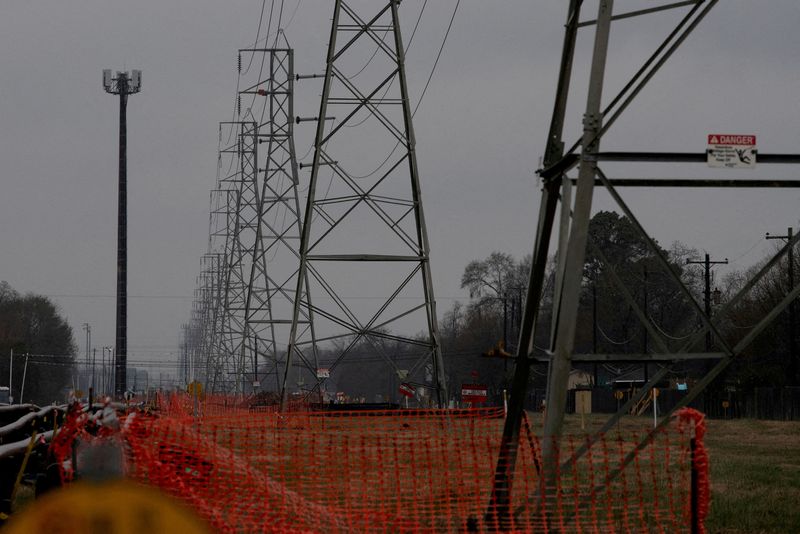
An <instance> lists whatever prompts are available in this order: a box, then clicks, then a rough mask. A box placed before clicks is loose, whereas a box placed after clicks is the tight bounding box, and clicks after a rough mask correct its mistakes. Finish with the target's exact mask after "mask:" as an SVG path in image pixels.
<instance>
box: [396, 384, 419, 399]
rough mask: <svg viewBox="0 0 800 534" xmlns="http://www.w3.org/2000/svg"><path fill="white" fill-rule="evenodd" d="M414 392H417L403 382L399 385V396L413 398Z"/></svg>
mask: <svg viewBox="0 0 800 534" xmlns="http://www.w3.org/2000/svg"><path fill="white" fill-rule="evenodd" d="M416 391H417V390H416V389H414V386H412V385H411V384H409V383H408V382H403V383H402V384H400V394H401V395H404V396H406V397H413V396H414V393H415V392H416Z"/></svg>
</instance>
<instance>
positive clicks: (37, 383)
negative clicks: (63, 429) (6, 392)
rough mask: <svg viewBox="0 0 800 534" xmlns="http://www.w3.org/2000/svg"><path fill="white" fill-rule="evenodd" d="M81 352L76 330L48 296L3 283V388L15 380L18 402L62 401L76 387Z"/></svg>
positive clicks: (0, 373)
mask: <svg viewBox="0 0 800 534" xmlns="http://www.w3.org/2000/svg"><path fill="white" fill-rule="evenodd" d="M76 351H77V347H76V345H75V340H74V338H73V333H72V327H71V326H70V325H69V323H68V322H67V320H66V319H65V318H64V317H62V316H61V314H60V312H59V309H58V307H57V306H56V305H55V304H54V303H53V302H52V301H51V300H50V299H49V298H47V297H45V296H42V295H35V294H33V293H28V294H25V295H21V294H20V293H18V292H17V291H15V290H14V289H13V288H12V287H11V286H10V285H9V284H8V283H7V282H5V281H3V282H0V386H8V385H9V378H11V384H10V387H11V396H12V397H13V398H14V400H15V401H17V402H18V401H19V399H20V398H21V397H22V400H23V401H24V402H33V403H37V404H50V403H52V402H63V401H64V400H65V399H66V394H67V392H68V391H69V389H71V387H72V379H73V371H74V363H75V353H76ZM12 353H13V369H10V367H11V355H12ZM9 371H10V372H9ZM23 377H24V384H25V385H24V390H23ZM23 394H24V396H22V395H23Z"/></svg>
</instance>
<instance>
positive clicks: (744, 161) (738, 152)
mask: <svg viewBox="0 0 800 534" xmlns="http://www.w3.org/2000/svg"><path fill="white" fill-rule="evenodd" d="M756 153H757V151H756V136H755V135H741V134H709V135H708V148H707V149H706V154H707V156H708V158H707V161H708V166H709V167H727V168H729V169H736V168H752V167H755V165H756Z"/></svg>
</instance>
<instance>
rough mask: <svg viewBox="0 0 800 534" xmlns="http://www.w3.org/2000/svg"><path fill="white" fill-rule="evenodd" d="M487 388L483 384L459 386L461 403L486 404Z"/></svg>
mask: <svg viewBox="0 0 800 534" xmlns="http://www.w3.org/2000/svg"><path fill="white" fill-rule="evenodd" d="M488 390H489V388H487V387H486V386H485V385H484V384H461V400H462V401H463V402H486V399H487V398H488V395H487V391H488Z"/></svg>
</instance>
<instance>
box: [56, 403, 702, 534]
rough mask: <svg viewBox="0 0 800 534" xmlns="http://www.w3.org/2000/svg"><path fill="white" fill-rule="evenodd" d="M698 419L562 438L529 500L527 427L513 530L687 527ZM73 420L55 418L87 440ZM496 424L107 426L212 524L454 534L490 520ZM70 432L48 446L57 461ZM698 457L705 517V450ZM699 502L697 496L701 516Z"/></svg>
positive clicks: (144, 477) (152, 477) (368, 418)
mask: <svg viewBox="0 0 800 534" xmlns="http://www.w3.org/2000/svg"><path fill="white" fill-rule="evenodd" d="M173 414H175V411H173ZM701 422H702V419H699V420H698V419H696V418H695V419H693V418H692V416H689V415H686V414H684V415H682V416H681V417H680V418H678V419H677V420H675V421H673V422H672V423H670V424H669V425H668V426H667V427H665V428H664V429H662V430H660V431H659V432H657V433H656V434H655V435H654V439H653V440H652V442H650V443H649V444H648V445H647V446H645V447H643V448H640V449H639V450H636V446H637V444H638V443H639V436H636V435H628V436H613V437H612V436H604V437H601V438H600V439H598V440H597V441H596V442H595V443H594V444H593V445H592V446H591V447H590V448H589V450H588V452H587V453H586V454H584V455H582V456H581V457H580V458H579V459H578V460H576V461H575V462H565V461H564V460H567V459H569V458H570V457H571V456H572V455H574V454H575V453H576V451H577V450H578V449H579V448H580V447H581V446H582V445H584V444H586V438H582V437H578V436H565V437H564V438H562V440H561V441H560V442H559V449H560V459H561V465H562V469H560V470H559V472H558V476H557V480H556V483H555V487H553V488H550V489H549V491H547V492H545V493H546V494H547V497H546V498H544V499H539V498H537V495H538V492H539V490H541V487H540V477H539V471H538V470H539V465H540V450H541V448H540V443H539V440H538V439H537V438H536V437H535V436H534V434H533V433H532V432H531V431H530V429H529V428H528V425H527V421H526V422H525V426H524V428H523V432H522V437H521V439H520V443H519V449H518V461H517V468H516V471H515V473H514V481H513V491H512V503H511V504H512V506H511V509H512V510H513V515H514V517H513V521H514V528H515V530H518V531H529V532H530V531H536V532H556V531H557V532H565V531H575V532H642V531H648V532H650V531H652V532H680V531H684V532H686V531H689V530H690V527H689V526H690V521H691V505H690V484H691V467H692V456H691V449H690V445H689V444H690V439H691V438H692V437H695V438H696V442H700V444H701V446H700V447H699V448H698V447H697V446H695V450H696V451H698V450H702V431H701V430H700V427H701ZM81 424H82V423H81V422H80V421H78V420H75V421H74V422H73V423H72V426H71V427H70V425H67V426H68V427H70V428H72V429H73V430H72V431H71V432H72V435H73V437H74V436H75V435H79V436H83V438H82V439H89V437H88V436H87V435H86V433H85V430H84V429H82V428H81ZM502 425H503V413H502V410H497V409H471V410H402V411H400V410H394V411H361V412H316V413H314V412H309V413H252V412H246V411H243V412H241V413H239V414H236V413H235V411H231V412H229V413H228V414H227V415H225V416H206V417H202V418H193V417H188V416H185V415H171V416H153V415H146V414H142V413H132V414H129V415H127V416H126V417H125V418H124V419H123V421H122V422H121V425H120V430H119V432H118V433H119V436H121V438H122V439H123V440H124V442H125V443H126V449H127V452H128V458H127V464H128V466H127V469H128V476H130V477H132V478H134V479H137V480H140V481H142V482H144V483H147V484H150V485H154V486H157V487H159V488H161V489H163V490H164V491H166V492H167V493H170V494H172V495H174V496H176V497H178V498H179V499H181V500H183V501H184V502H186V503H187V504H189V505H190V506H191V507H193V508H194V509H195V510H196V511H197V512H198V514H199V515H201V516H202V517H203V518H204V519H205V520H206V521H208V523H209V524H210V525H211V526H212V528H214V529H215V530H217V531H220V532H242V531H247V532H251V531H253V532H292V531H294V532H360V531H364V532H375V531H379V532H433V531H442V532H444V531H452V532H457V531H460V532H463V531H484V530H487V529H488V528H490V527H491V525H486V524H485V523H484V515H485V513H486V511H487V508H488V506H489V501H490V496H491V490H492V480H493V474H494V469H495V465H496V462H497V454H498V452H497V451H498V449H499V443H500V436H501V433H502ZM695 427H696V428H697V430H695ZM693 431H694V435H693ZM64 434H67V437H64ZM68 434H69V432H65V433H63V434H62V436H59V438H61V439H59V440H57V442H58V444H54V449H57V451H56V452H57V454H60V455H61V457H62V458H68V457H69V456H68V454H69V450H68V446H67V445H68V443H69V441H70V438H69V436H68ZM629 454H630V455H632V458H631V460H630V462H629V463H627V466H623V461H624V460H625V458H626V456H628V455H629ZM698 456H700V455H698V454H695V461H694V465H695V467H700V468H704V469H705V470H706V474H705V475H704V477H705V478H702V477H701V478H700V481H701V484H700V485H701V486H702V484H703V482H702V481H703V480H705V484H706V493H705V494H703V493H702V491H700V492H698V494H699V495H700V496H701V498H703V495H705V497H704V498H705V510H706V511H707V504H708V500H707V499H708V493H707V467H708V463H707V456H705V457H704V458H705V459H704V460H700V461H698ZM78 469H79V470H80V466H78ZM618 470H619V472H617V471H618ZM67 474H68V475H69V473H67ZM702 510H703V506H702V503H701V506H700V509H699V514H698V515H700V516H701V517H704V513H705V512H703V511H702Z"/></svg>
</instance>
